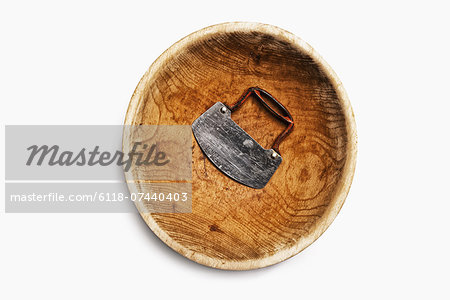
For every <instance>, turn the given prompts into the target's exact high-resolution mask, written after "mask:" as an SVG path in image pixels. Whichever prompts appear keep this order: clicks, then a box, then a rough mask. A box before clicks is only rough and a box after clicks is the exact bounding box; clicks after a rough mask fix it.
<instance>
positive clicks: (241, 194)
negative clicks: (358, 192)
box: [125, 23, 356, 269]
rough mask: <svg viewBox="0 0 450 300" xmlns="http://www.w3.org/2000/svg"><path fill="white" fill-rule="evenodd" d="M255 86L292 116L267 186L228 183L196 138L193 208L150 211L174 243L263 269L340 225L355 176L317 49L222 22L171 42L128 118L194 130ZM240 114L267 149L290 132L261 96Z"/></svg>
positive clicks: (342, 120)
mask: <svg viewBox="0 0 450 300" xmlns="http://www.w3.org/2000/svg"><path fill="white" fill-rule="evenodd" d="M251 86H259V87H261V88H263V89H266V90H267V91H269V92H270V93H271V94H272V95H273V96H275V97H276V98H277V99H278V100H279V101H280V102H281V103H283V104H284V105H285V106H286V107H287V108H288V109H289V111H290V112H291V114H292V116H293V118H294V120H295V128H294V130H293V132H292V133H291V134H290V136H288V138H287V139H286V140H285V141H284V142H283V143H282V144H281V147H280V152H281V154H282V157H283V162H282V163H281V165H280V167H279V168H278V170H277V171H276V173H275V175H274V176H273V177H272V179H271V180H270V181H269V183H268V184H267V186H266V187H265V188H264V189H260V190H257V189H252V188H248V187H245V186H243V185H241V184H239V183H237V182H235V181H232V180H230V179H229V178H228V177H226V176H225V175H224V174H223V173H221V172H220V171H218V170H217V169H216V168H215V167H214V166H213V165H212V163H211V162H210V161H209V160H208V159H206V158H205V156H204V155H203V153H202V151H201V150H200V148H199V147H198V145H197V143H196V142H195V140H194V138H192V146H193V150H192V197H193V201H192V205H193V207H192V208H193V212H192V213H189V214H142V217H143V218H144V219H145V221H146V223H147V224H148V225H149V227H150V228H151V229H152V230H153V231H154V232H155V234H156V235H157V236H158V237H159V238H161V239H162V240H163V241H164V242H165V243H167V244H168V245H169V246H170V247H172V248H173V249H174V250H176V251H178V252H179V253H181V254H182V255H184V256H186V257H188V258H190V259H192V260H194V261H196V262H199V263H201V264H205V265H208V266H211V267H217V268H224V269H252V268H259V267H264V266H267V265H271V264H274V263H277V262H280V261H282V260H285V259H287V258H289V257H291V256H292V255H295V254H297V253H298V252H300V251H301V250H303V249H304V248H305V247H307V246H308V245H310V244H311V243H312V242H313V241H314V240H315V239H317V238H318V237H319V236H320V235H321V234H322V233H323V232H324V231H325V230H326V228H327V227H328V226H329V225H330V223H331V222H332V221H333V219H334V218H335V216H336V215H337V213H338V212H339V210H340V208H341V206H342V204H343V202H344V200H345V197H346V195H347V193H348V190H349V187H350V184H351V180H352V177H353V173H354V167H355V159H356V131H355V124H354V119H353V113H352V110H351V106H350V103H349V102H348V99H347V96H346V94H345V91H344V90H343V87H342V86H341V84H340V82H339V80H338V79H337V77H336V75H335V74H334V72H333V71H332V70H331V69H330V68H329V67H328V65H327V64H326V63H325V62H324V61H323V60H322V59H321V58H320V57H319V56H318V55H317V54H316V53H315V51H314V50H313V49H312V48H311V47H310V46H309V45H307V44H306V43H304V42H303V41H302V40H300V39H299V38H297V37H295V36H294V35H292V34H290V33H288V32H286V31H284V30H281V29H279V28H276V27H273V26H269V25H262V24H255V23H226V24H220V25H216V26H212V27H208V28H205V29H203V30H201V31H199V32H196V33H193V34H191V35H189V36H188V37H186V38H184V39H182V40H181V41H179V42H178V43H176V44H175V45H173V46H172V47H171V48H170V49H168V50H167V51H166V52H165V53H164V54H163V55H161V56H160V57H159V58H158V59H157V60H156V61H155V62H154V63H153V65H152V66H151V67H150V69H149V71H148V72H147V73H146V74H145V75H144V76H143V78H142V79H141V81H140V83H139V85H138V87H137V88H136V91H135V93H134V94H133V96H132V99H131V102H130V106H129V109H128V112H127V115H126V119H125V123H126V124H169V125H170V124H184V125H185V124H187V125H191V124H192V122H193V121H194V120H195V119H196V118H197V117H198V116H200V115H201V114H202V113H203V112H205V111H206V110H207V109H208V108H209V107H211V106H212V105H213V104H214V103H215V102H217V101H221V102H223V103H226V104H228V105H231V104H233V103H234V102H235V101H236V100H237V99H238V98H239V97H240V96H241V94H242V93H243V92H244V91H246V89H247V88H249V87H251ZM232 118H233V120H234V121H235V122H236V123H237V124H239V125H240V126H241V127H242V128H243V129H244V130H245V131H247V132H248V133H249V134H250V135H251V136H252V137H253V138H254V139H255V140H256V141H258V142H259V143H260V144H261V145H262V146H263V147H265V148H270V146H271V144H272V143H273V141H274V140H275V138H276V136H277V135H278V134H279V133H280V132H282V130H283V129H284V126H285V124H282V123H281V122H280V121H278V120H277V119H275V118H274V117H273V116H272V115H271V114H270V113H268V111H267V110H265V109H264V108H263V107H262V105H261V104H259V103H258V102H257V101H256V100H255V99H250V100H249V101H248V102H247V103H245V104H244V105H243V106H242V107H241V108H240V109H239V110H238V111H236V112H234V113H233V114H232ZM131 184H134V185H136V184H135V183H131Z"/></svg>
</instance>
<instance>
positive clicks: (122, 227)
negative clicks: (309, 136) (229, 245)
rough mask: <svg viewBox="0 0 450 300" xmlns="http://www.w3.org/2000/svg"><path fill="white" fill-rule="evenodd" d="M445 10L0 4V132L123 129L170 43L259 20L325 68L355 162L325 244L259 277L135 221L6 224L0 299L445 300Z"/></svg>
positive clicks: (13, 220)
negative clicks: (344, 105) (201, 259)
mask: <svg viewBox="0 0 450 300" xmlns="http://www.w3.org/2000/svg"><path fill="white" fill-rule="evenodd" d="M447 4H448V2H447V3H446V2H445V1H442V2H437V1H423V3H422V4H419V3H417V2H415V1H404V2H398V1H397V2H395V1H376V2H374V3H373V4H368V3H363V1H353V2H347V1H328V2H325V1H305V2H304V3H301V2H300V1H292V2H290V3H289V2H283V1H229V0H228V1H220V2H219V1H204V2H199V1H182V2H181V1H180V2H178V3H175V2H169V1H158V2H155V3H152V2H151V1H146V2H133V1H123V4H121V3H119V2H116V1H105V2H96V1H74V2H72V3H71V4H69V3H63V2H62V1H53V2H49V1H28V2H26V1H9V3H7V2H6V1H1V7H0V32H1V40H0V43H1V44H0V53H1V55H0V62H1V64H0V76H1V77H0V99H1V109H0V114H1V121H2V123H3V124H122V123H123V120H124V116H125V112H126V109H127V106H128V102H129V99H130V97H131V94H132V93H133V90H134V88H135V87H136V85H137V83H138V81H139V79H140V78H141V76H142V75H143V74H144V72H145V71H146V69H147V68H148V67H149V66H150V64H151V63H152V62H153V61H154V60H155V59H156V58H157V57H158V56H159V54H161V53H162V52H163V51H164V50H165V49H167V48H168V47H169V46H170V45H172V44H173V43H174V42H176V41H177V40H179V39H180V38H182V37H184V36H186V35H188V34H189V33H191V32H193V31H196V30H198V29H201V28H203V27H206V26H208V25H212V24H217V23H221V22H227V21H257V22H262V23H268V24H273V25H277V26H279V27H282V28H284V29H287V30H288V31H291V32H292V33H294V34H296V35H298V36H299V37H301V38H302V39H304V40H305V41H306V42H308V43H309V44H311V45H312V46H313V47H314V48H315V49H316V50H317V51H318V52H319V53H320V54H321V55H322V56H323V57H324V59H325V60H326V61H327V62H328V63H329V64H330V65H331V66H332V67H333V69H334V70H335V71H336V73H337V74H338V76H339V77H340V78H341V80H342V82H343V84H344V86H345V88H346V90H347V92H348V94H349V98H350V100H351V102H352V105H353V109H354V112H355V116H356V122H357V127H358V136H359V145H358V149H359V153H358V162H357V169H356V174H355V178H354V182H353V185H352V188H351V191H350V194H349V196H348V198H347V201H346V203H345V205H344V207H343V209H342V211H341V212H340V214H339V215H338V217H337V218H336V220H335V222H334V223H333V224H332V225H331V227H330V228H329V229H328V231H327V232H325V234H324V235H323V236H322V237H321V238H320V239H319V240H318V241H317V242H315V243H314V244H313V245H312V246H310V247H309V248H307V249H306V250H305V251H303V252H302V253H300V254H299V255H297V256H295V257H294V258H292V259H289V260H288V261H286V262H283V263H280V264H278V265H275V266H273V267H269V268H265V269H261V270H256V271H247V272H230V271H228V272H227V271H220V270H214V269H210V268H207V267H203V266H200V265H198V264H196V263H194V262H191V261H189V260H187V259H185V258H183V257H181V256H180V255H178V254H176V253H175V252H173V251H172V250H170V249H169V248H168V247H167V246H165V245H164V244H163V243H161V242H160V241H159V240H158V239H157V238H156V237H155V236H154V235H153V234H152V232H151V231H150V230H149V229H148V228H147V227H146V225H145V224H144V222H143V221H141V220H140V218H139V217H138V216H137V215H133V214H5V213H0V257H1V264H0V274H1V278H0V298H2V299H35V298H37V299H136V298H138V297H139V298H141V299H157V298H179V299H183V298H187V299H189V298H194V297H195V298H199V299H200V298H205V299H235V298H236V299H239V298H244V297H245V298H247V299H266V298H267V299H283V298H288V297H289V298H290V297H296V298H300V299H308V300H311V299H361V298H362V299H380V297H383V298H387V299H398V298H399V297H401V298H406V297H408V298H409V299H411V298H414V299H424V298H427V299H449V298H450V292H449V283H450V280H449V279H450V273H449V272H450V271H449V270H450V259H449V256H450V242H449V233H448V232H449V229H450V219H449V217H448V215H449V210H450V196H449V192H448V187H449V179H450V178H449V177H450V174H449V168H450V159H449V155H450V147H449V141H448V139H449V137H450V125H449V117H448V115H449V111H450V104H449V103H450V97H449V80H450V78H449V77H450V76H449V70H450V59H449V55H450V41H449V29H450V21H449V20H450V18H449V16H448V14H449V11H450V9H449V6H448V5H447ZM1 141H2V143H4V142H3V141H4V130H2V131H1ZM1 151H2V153H0V155H1V156H2V157H3V154H4V153H3V151H4V147H1ZM2 164H3V162H2ZM2 167H3V168H4V164H3V165H2ZM1 176H2V179H4V177H3V176H4V172H2V174H1ZM1 189H2V190H1V195H2V199H3V198H4V197H3V185H1ZM2 207H3V203H2Z"/></svg>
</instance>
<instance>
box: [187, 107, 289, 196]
mask: <svg viewBox="0 0 450 300" xmlns="http://www.w3.org/2000/svg"><path fill="white" fill-rule="evenodd" d="M192 131H193V132H194V136H195V139H196V140H197V142H198V145H199V146H200V148H201V149H202V151H203V153H204V154H205V155H206V156H207V157H208V158H209V160H210V161H211V162H212V163H213V164H214V165H215V166H216V167H217V168H218V169H219V170H220V171H222V172H223V173H225V175H227V176H229V177H230V178H232V179H234V180H236V181H237V182H239V183H242V184H244V185H246V186H249V187H251V188H255V189H262V188H263V187H264V186H266V184H267V182H269V180H270V178H271V177H272V175H273V174H274V173H275V171H276V170H277V169H278V166H279V165H280V163H281V161H282V158H281V156H280V155H278V154H276V152H274V151H273V150H272V149H267V150H266V149H264V148H263V147H261V145H260V144H258V143H257V142H256V141H255V140H254V139H253V138H252V137H251V136H250V135H248V133H246V132H245V131H244V130H243V129H242V128H241V127H239V125H237V124H236V123H235V122H234V121H233V120H231V112H230V110H229V109H228V108H227V107H226V106H225V105H224V104H222V103H221V102H217V103H216V104H214V105H213V106H212V107H211V108H210V109H208V110H207V111H206V112H205V113H203V114H202V115H201V116H200V117H198V119H197V120H195V121H194V123H193V124H192ZM274 153H275V154H274Z"/></svg>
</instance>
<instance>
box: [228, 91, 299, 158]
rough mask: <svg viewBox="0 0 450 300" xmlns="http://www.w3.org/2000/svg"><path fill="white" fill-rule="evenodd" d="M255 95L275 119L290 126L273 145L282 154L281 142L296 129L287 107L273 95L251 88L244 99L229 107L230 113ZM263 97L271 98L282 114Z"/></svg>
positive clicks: (243, 96)
mask: <svg viewBox="0 0 450 300" xmlns="http://www.w3.org/2000/svg"><path fill="white" fill-rule="evenodd" d="M252 93H254V94H255V95H256V98H257V99H258V100H259V101H260V102H261V103H262V104H263V105H264V107H265V108H267V110H269V111H270V112H271V113H272V114H273V115H274V116H275V117H277V118H278V119H280V120H282V121H284V122H286V123H287V124H288V126H287V128H286V129H285V130H284V131H283V132H282V133H281V134H280V135H279V136H278V137H277V138H276V140H275V142H274V143H273V145H272V149H273V150H275V151H276V152H277V153H278V154H279V153H280V150H279V147H280V144H281V142H282V141H283V140H284V139H285V138H286V137H287V136H288V134H289V133H291V131H292V129H293V128H294V119H293V118H292V116H291V114H290V113H289V111H288V110H287V109H286V107H284V106H283V104H281V103H280V102H278V101H277V99H275V98H274V97H273V96H272V95H271V94H269V93H268V92H267V91H265V90H263V89H261V88H259V87H251V88H249V89H248V90H247V91H246V92H245V93H244V94H243V95H242V97H241V98H240V99H239V100H238V101H237V102H236V103H235V104H233V105H232V106H231V107H229V109H230V111H231V112H233V111H235V110H236V109H238V108H239V107H240V106H241V105H242V104H243V103H244V102H245V101H246V100H247V99H248V97H249V96H250V95H251V94H252ZM263 96H266V97H267V98H269V99H270V100H271V101H272V102H273V103H275V104H276V106H277V108H278V109H279V110H280V112H281V114H280V113H279V112H278V111H277V110H275V109H274V108H273V107H272V106H270V104H269V103H267V101H266V100H264V98H263Z"/></svg>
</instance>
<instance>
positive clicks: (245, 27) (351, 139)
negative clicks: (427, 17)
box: [124, 22, 357, 270]
mask: <svg viewBox="0 0 450 300" xmlns="http://www.w3.org/2000/svg"><path fill="white" fill-rule="evenodd" d="M235 31H259V32H261V33H265V34H268V35H272V36H275V37H277V38H278V39H280V40H283V41H285V42H288V43H289V44H291V45H292V46H293V47H295V48H297V49H298V50H299V51H301V52H303V53H305V54H307V55H309V56H310V57H311V58H312V59H313V60H314V62H315V63H316V64H317V65H318V66H319V68H320V69H321V70H322V71H323V72H324V74H325V75H326V76H327V77H328V78H329V80H330V82H331V84H332V86H333V88H334V89H335V91H336V94H337V97H338V99H339V102H340V104H341V106H342V110H343V114H344V116H345V122H346V131H347V149H346V162H345V165H344V168H343V173H342V177H341V179H340V180H339V182H338V183H337V185H336V189H335V197H334V198H333V200H332V201H331V202H330V204H329V205H328V207H327V209H326V210H325V212H324V214H323V215H322V217H321V218H320V219H318V220H317V221H316V222H315V223H314V225H313V226H312V227H311V229H310V232H309V234H308V235H306V236H302V237H301V238H300V239H298V241H297V243H296V244H294V245H292V246H290V247H287V248H284V249H281V250H279V251H277V252H275V253H274V254H272V255H269V256H266V257H262V258H258V259H249V260H245V261H229V260H225V261H224V260H219V259H215V258H212V257H209V256H207V255H205V254H202V253H198V252H195V251H192V250H189V249H186V248H185V247H183V246H182V245H181V244H179V243H177V242H176V241H175V240H173V239H172V238H171V237H170V236H169V235H168V234H167V233H166V232H165V231H164V230H162V229H161V228H160V227H159V225H158V224H157V223H156V221H155V220H154V219H153V217H152V214H150V213H142V211H143V210H141V209H139V206H138V204H137V208H138V210H139V212H140V215H141V217H142V218H143V219H144V220H145V222H146V224H147V226H148V227H149V228H150V229H151V230H152V231H153V233H154V234H155V235H156V236H157V237H158V238H159V239H161V240H162V241H163V242H164V243H165V244H166V245H168V246H169V247H170V248H172V249H173V250H175V251H176V252H178V253H180V254H181V255H183V256H185V257H186V258H188V259H190V260H193V261H195V262H197V263H199V264H202V265H205V266H208V267H212V268H218V269H227V270H251V269H258V268H263V267H267V266H270V265H273V264H276V263H279V262H282V261H284V260H286V259H289V258H291V257H293V256H294V255H296V254H298V253H300V252H301V251H302V250H304V249H305V248H307V247H308V246H309V245H311V244H312V243H313V242H314V241H315V240H317V239H318V238H319V237H320V236H321V235H322V234H323V233H324V232H325V231H326V230H327V228H328V227H329V226H330V225H331V223H332V222H333V221H334V219H335V218H336V216H337V215H338V213H339V211H340V210H341V208H342V206H343V204H344V202H345V199H346V198H347V195H348V192H349V190H350V186H351V184H352V180H353V176H354V173H355V168H356V156H357V134H356V122H355V116H354V113H353V109H352V106H351V104H350V100H349V99H348V96H347V93H346V91H345V89H344V87H343V85H342V82H341V81H340V79H339V78H338V76H337V75H336V73H335V72H334V71H333V69H332V68H331V67H330V66H329V65H328V63H327V62H326V61H325V60H324V59H323V58H322V57H321V56H320V55H319V54H318V53H317V52H316V51H315V50H314V49H313V48H312V47H311V46H310V45H309V44H308V43H306V42H305V41H303V40H302V39H301V38H299V37H297V36H296V35H294V34H292V33H290V32H288V31H286V30H284V29H282V28H279V27H276V26H273V25H268V24H263V23H256V22H227V23H220V24H216V25H212V26H208V27H205V28H202V29H200V30H197V31H195V32H193V33H191V34H189V35H187V36H186V37H184V38H182V39H181V40H179V41H178V42H176V43H175V44H173V45H172V46H170V47H169V48H168V49H167V50H166V51H164V52H163V53H162V54H161V55H160V56H159V57H158V58H157V59H156V60H155V61H154V62H153V63H152V64H151V66H150V67H149V69H148V70H147V72H146V73H145V74H144V76H142V78H141V80H140V81H139V83H138V85H137V87H136V89H135V91H134V93H133V95H132V97H131V100H130V103H129V106H128V110H127V112H126V116H125V121H124V124H125V125H135V124H137V122H136V119H135V116H136V112H137V111H138V109H139V108H140V107H141V104H142V103H141V100H142V97H141V95H142V93H143V92H144V91H145V87H146V84H147V82H149V81H152V79H153V78H154V76H155V74H157V73H158V71H159V70H160V69H161V68H162V67H163V66H164V64H165V62H166V61H169V60H171V59H172V58H173V57H174V56H175V55H176V54H177V53H178V52H179V51H182V50H183V49H184V48H185V47H187V46H189V45H190V44H191V43H192V42H194V41H195V40H197V39H200V38H201V39H205V38H207V37H208V36H213V35H214V34H217V33H219V32H220V33H226V32H230V33H231V32H235ZM129 176H131V175H128V174H126V176H125V177H126V180H127V184H128V188H129V189H130V191H131V190H132V189H133V188H134V187H135V186H134V185H133V183H132V182H133V179H132V178H128V177H129Z"/></svg>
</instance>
